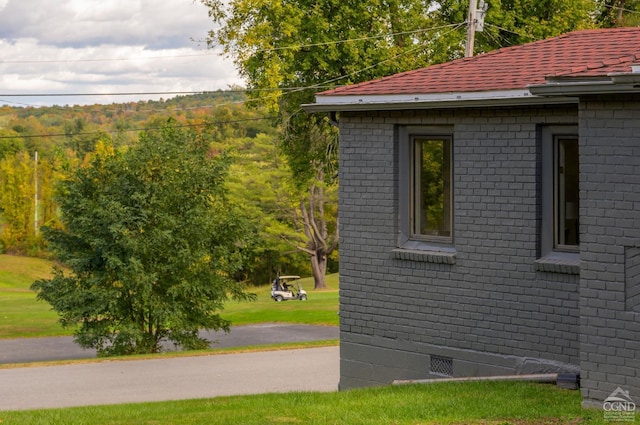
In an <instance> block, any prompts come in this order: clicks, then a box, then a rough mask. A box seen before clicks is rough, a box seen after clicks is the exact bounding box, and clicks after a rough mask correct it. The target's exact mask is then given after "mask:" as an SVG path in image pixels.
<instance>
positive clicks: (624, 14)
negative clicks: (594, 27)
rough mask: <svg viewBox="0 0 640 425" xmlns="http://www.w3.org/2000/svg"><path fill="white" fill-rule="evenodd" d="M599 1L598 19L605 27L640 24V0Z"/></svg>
mask: <svg viewBox="0 0 640 425" xmlns="http://www.w3.org/2000/svg"><path fill="white" fill-rule="evenodd" d="M597 3H598V15H597V21H598V23H599V24H600V25H601V26H603V27H605V28H610V27H625V26H637V25H639V24H640V1H639V0H597Z"/></svg>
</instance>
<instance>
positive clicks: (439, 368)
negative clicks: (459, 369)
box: [429, 356, 453, 376]
mask: <svg viewBox="0 0 640 425" xmlns="http://www.w3.org/2000/svg"><path fill="white" fill-rule="evenodd" d="M429 372H430V373H432V374H433V375H440V376H453V359H451V358H448V357H440V356H431V367H430V368H429Z"/></svg>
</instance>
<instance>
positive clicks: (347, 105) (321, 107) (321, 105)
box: [302, 91, 578, 112]
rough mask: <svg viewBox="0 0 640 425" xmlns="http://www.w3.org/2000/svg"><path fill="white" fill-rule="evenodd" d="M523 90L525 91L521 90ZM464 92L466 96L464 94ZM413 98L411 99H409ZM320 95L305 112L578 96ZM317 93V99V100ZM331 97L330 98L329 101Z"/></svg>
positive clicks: (571, 100) (531, 102) (564, 100)
mask: <svg viewBox="0 0 640 425" xmlns="http://www.w3.org/2000/svg"><path fill="white" fill-rule="evenodd" d="M522 93H524V92H522ZM463 95H466V96H463ZM412 97H413V100H409V99H410V98H412ZM332 98H334V96H323V97H322V99H321V101H319V102H318V101H317V102H316V103H311V104H305V105H302V108H303V109H304V110H305V111H307V112H351V111H353V112H365V111H401V110H416V109H420V110H425V109H457V108H487V107H505V106H506V107H513V106H537V105H550V104H577V103H578V98H577V97H553V98H549V97H544V96H536V95H531V94H530V93H529V92H528V91H527V95H524V94H523V95H521V96H505V97H488V96H481V97H469V96H468V93H465V94H461V96H460V97H459V98H458V97H457V96H455V95H452V96H450V97H448V98H446V99H445V98H435V99H433V98H428V99H424V98H421V95H415V96H413V95H409V96H406V99H405V100H403V99H395V100H393V99H390V98H385V97H384V96H377V97H375V98H369V97H367V96H340V98H339V99H335V100H334V99H332ZM319 99H320V96H318V97H317V98H316V100H319ZM332 100H333V101H332Z"/></svg>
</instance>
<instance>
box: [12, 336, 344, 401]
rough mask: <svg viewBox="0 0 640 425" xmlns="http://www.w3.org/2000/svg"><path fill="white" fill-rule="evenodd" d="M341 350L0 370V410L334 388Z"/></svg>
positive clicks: (260, 353) (225, 355)
mask: <svg viewBox="0 0 640 425" xmlns="http://www.w3.org/2000/svg"><path fill="white" fill-rule="evenodd" d="M339 363H340V361H339V348H338V347H322V348H309V349H300V350H281V351H264V352H253V353H243V354H218V355H209V356H200V357H179V358H170V359H157V360H155V359H154V360H133V361H103V362H91V363H84V364H73V365H63V366H41V367H20V368H6V369H0V410H24V409H36V408H50V407H70V406H87V405H96V404H120V403H137V402H145V401H164V400H180V399H191V398H206V397H218V396H224V395H240V394H257V393H272V392H290V391H336V390H337V389H338V380H339Z"/></svg>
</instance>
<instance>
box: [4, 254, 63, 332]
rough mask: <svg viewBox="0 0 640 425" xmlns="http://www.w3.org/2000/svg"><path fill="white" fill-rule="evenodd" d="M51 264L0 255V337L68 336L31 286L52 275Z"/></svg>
mask: <svg viewBox="0 0 640 425" xmlns="http://www.w3.org/2000/svg"><path fill="white" fill-rule="evenodd" d="M51 265H52V263H51V262H50V261H47V260H43V259H39V258H29V257H19V256H11V255H0V338H23V337H41V336H58V335H67V334H69V332H68V331H65V330H64V329H62V327H61V326H60V325H59V324H58V315H57V314H56V313H55V312H54V311H51V309H50V307H49V305H48V304H46V303H44V302H39V301H37V300H36V296H35V293H34V292H32V291H31V290H30V289H29V287H30V286H31V284H32V283H33V282H34V281H35V280H37V279H43V278H48V277H50V275H51Z"/></svg>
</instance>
